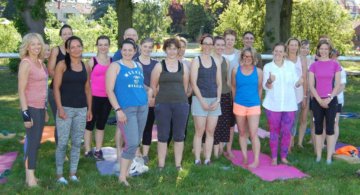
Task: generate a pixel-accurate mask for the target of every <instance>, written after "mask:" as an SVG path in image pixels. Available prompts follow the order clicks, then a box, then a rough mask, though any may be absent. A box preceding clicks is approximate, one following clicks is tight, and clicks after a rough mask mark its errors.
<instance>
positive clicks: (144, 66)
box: [135, 57, 158, 87]
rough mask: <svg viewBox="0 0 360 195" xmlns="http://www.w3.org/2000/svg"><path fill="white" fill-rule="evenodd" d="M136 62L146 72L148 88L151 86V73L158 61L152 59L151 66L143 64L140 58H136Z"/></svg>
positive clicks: (145, 79) (145, 80)
mask: <svg viewBox="0 0 360 195" xmlns="http://www.w3.org/2000/svg"><path fill="white" fill-rule="evenodd" d="M135 61H136V62H139V63H140V64H141V66H142V68H143V72H144V83H145V85H146V86H148V87H149V86H150V79H151V72H152V70H153V69H154V67H155V65H156V64H157V63H158V61H157V60H154V59H150V64H143V63H142V62H141V61H140V59H139V57H137V58H135Z"/></svg>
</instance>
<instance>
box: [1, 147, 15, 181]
mask: <svg viewBox="0 0 360 195" xmlns="http://www.w3.org/2000/svg"><path fill="white" fill-rule="evenodd" d="M17 154H18V153H17V152H8V153H5V154H2V155H0V173H3V172H4V171H6V170H10V169H11V167H12V165H13V163H14V161H15V159H16V157H17ZM6 182H7V178H2V179H0V184H3V183H6Z"/></svg>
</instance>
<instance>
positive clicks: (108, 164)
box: [96, 147, 118, 175]
mask: <svg viewBox="0 0 360 195" xmlns="http://www.w3.org/2000/svg"><path fill="white" fill-rule="evenodd" d="M101 150H102V151H103V155H104V159H105V160H104V161H96V167H97V169H98V171H99V172H100V175H117V174H118V172H117V170H116V163H117V160H116V159H117V158H116V148H112V147H103V148H101Z"/></svg>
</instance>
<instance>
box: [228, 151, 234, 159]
mask: <svg viewBox="0 0 360 195" xmlns="http://www.w3.org/2000/svg"><path fill="white" fill-rule="evenodd" d="M226 156H227V157H228V158H234V157H235V156H234V154H233V153H232V152H227V153H226Z"/></svg>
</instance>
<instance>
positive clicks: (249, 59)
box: [241, 51, 254, 66]
mask: <svg viewBox="0 0 360 195" xmlns="http://www.w3.org/2000/svg"><path fill="white" fill-rule="evenodd" d="M241 60H242V64H243V65H245V66H250V65H253V64H254V56H253V54H252V53H251V52H250V51H244V53H243V54H242V59H241Z"/></svg>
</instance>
